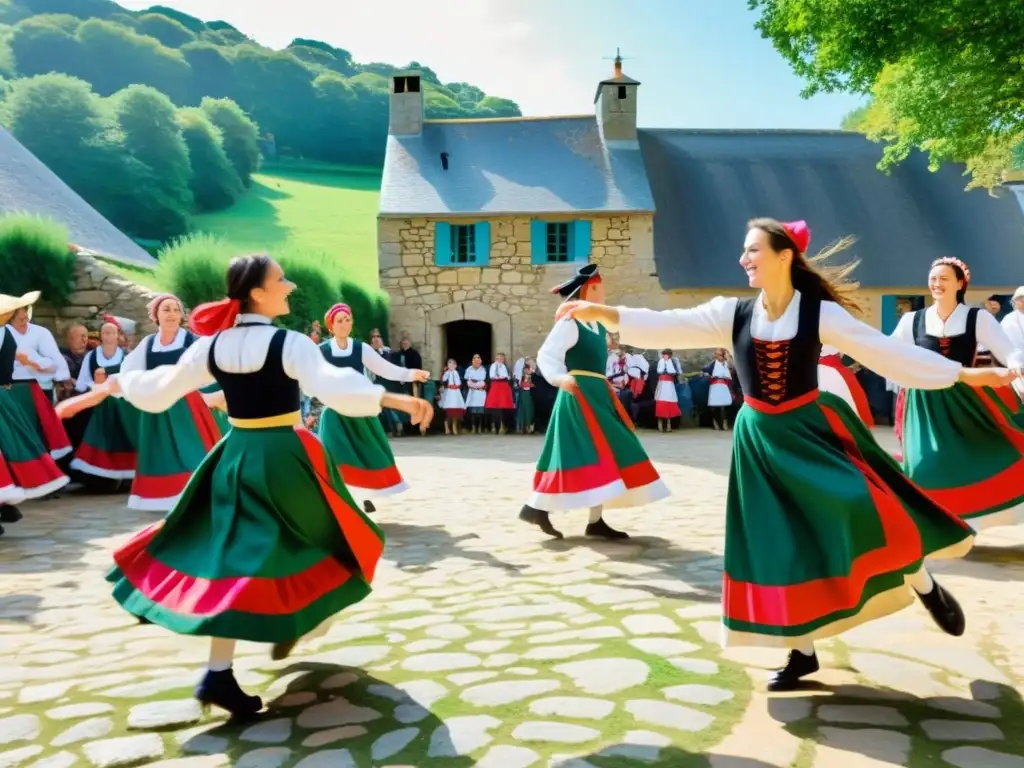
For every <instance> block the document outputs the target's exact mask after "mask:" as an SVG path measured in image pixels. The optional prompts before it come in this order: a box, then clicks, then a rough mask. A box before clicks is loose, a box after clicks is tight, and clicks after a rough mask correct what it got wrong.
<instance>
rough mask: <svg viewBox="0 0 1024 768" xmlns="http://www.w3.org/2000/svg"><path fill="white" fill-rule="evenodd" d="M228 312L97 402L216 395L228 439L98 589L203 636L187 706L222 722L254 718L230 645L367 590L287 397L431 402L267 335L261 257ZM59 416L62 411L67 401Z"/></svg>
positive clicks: (326, 476)
mask: <svg viewBox="0 0 1024 768" xmlns="http://www.w3.org/2000/svg"><path fill="white" fill-rule="evenodd" d="M227 284H228V291H227V295H228V298H227V299H225V300H223V301H220V302H216V303H214V304H208V305H204V306H202V307H198V308H196V310H195V311H194V312H193V314H192V328H193V329H194V330H195V331H196V332H197V333H199V334H201V335H202V336H203V337H204V338H201V339H200V340H198V341H197V342H196V343H194V344H192V345H191V346H190V347H189V348H188V350H187V351H186V352H185V353H184V354H183V355H182V356H181V359H180V360H179V361H178V363H177V364H176V365H162V366H159V367H157V368H153V369H150V370H147V371H142V370H132V371H127V372H125V371H122V373H121V374H119V375H116V376H111V377H110V378H109V379H108V380H107V383H106V384H103V385H100V387H98V388H105V389H106V390H107V391H108V392H109V393H111V394H114V393H117V392H121V394H122V395H123V396H124V398H125V399H126V400H128V401H129V402H130V403H132V404H134V405H136V406H137V407H139V408H140V409H142V410H144V411H146V412H147V413H159V412H161V411H165V410H167V409H169V408H173V407H175V405H176V404H177V403H179V402H181V400H182V398H184V397H186V396H187V395H188V394H189V393H191V392H195V391H196V390H197V389H199V388H201V387H204V386H207V385H209V384H211V383H212V382H214V381H216V382H217V383H219V384H220V385H221V387H222V388H223V392H224V397H225V400H226V402H227V410H228V414H229V418H230V423H231V425H232V429H231V430H230V431H229V432H228V435H227V437H226V438H225V439H224V440H222V441H221V442H220V443H218V444H217V446H216V447H215V448H214V450H212V451H211V452H210V453H209V454H208V455H207V457H206V458H205V459H204V461H203V463H202V464H201V466H200V467H199V468H198V469H197V470H196V471H195V474H194V475H193V477H192V480H191V481H190V482H189V484H188V487H187V488H186V489H185V492H184V493H183V494H182V495H181V498H180V499H179V500H178V502H177V503H176V504H175V506H174V509H173V510H172V511H171V513H170V514H169V515H168V516H167V517H166V519H165V520H163V521H162V522H159V523H156V524H154V525H152V526H150V527H148V528H146V529H145V530H143V531H142V532H141V533H139V534H137V535H136V536H135V537H134V538H133V539H131V540H130V541H129V542H128V543H127V544H125V545H124V546H123V547H121V548H120V549H119V550H117V551H116V552H115V553H114V561H115V563H116V567H115V568H114V569H113V570H112V571H111V573H110V575H109V576H108V580H110V581H112V582H113V583H114V598H115V599H116V600H117V601H118V602H119V603H120V604H121V605H122V606H123V607H124V608H125V609H126V610H127V611H128V612H129V613H132V614H134V615H136V616H138V617H142V618H145V619H147V620H149V621H151V622H152V623H153V624H158V625H160V626H162V627H164V628H166V629H169V630H171V631H172V632H176V633H179V634H184V635H206V636H209V637H211V638H212V640H211V643H210V658H209V663H208V666H207V671H206V674H205V676H204V677H203V680H202V682H201V683H200V684H199V687H198V688H197V689H196V698H197V699H198V700H199V701H200V702H201V703H202V704H204V705H214V706H217V707H220V708H222V709H225V710H227V711H228V712H230V713H231V714H232V715H234V716H238V717H246V716H251V715H253V714H255V713H256V712H257V711H259V709H261V708H262V701H261V700H260V698H259V697H258V696H249V695H247V694H245V693H244V692H243V691H242V689H241V688H240V687H239V685H238V682H237V681H236V679H235V677H234V674H233V672H232V668H231V666H232V659H233V657H234V651H235V642H236V641H237V640H250V641H255V642H263V643H274V644H275V647H274V657H275V658H283V657H284V656H286V655H287V654H288V652H289V651H290V650H291V648H292V646H293V645H294V644H295V642H296V641H297V640H298V639H299V638H300V637H301V636H302V635H305V634H307V633H309V632H310V631H311V630H313V629H314V628H317V627H318V626H321V625H323V626H326V625H325V624H324V622H325V621H326V620H327V619H328V618H330V617H331V616H333V615H335V614H337V613H338V612H339V611H341V610H342V609H344V608H345V607H347V606H350V605H352V604H354V603H357V602H359V601H360V600H362V599H363V598H364V597H366V596H367V595H368V594H369V593H370V590H371V587H370V584H371V582H372V581H373V575H374V571H375V570H376V567H377V563H378V561H379V559H380V556H381V554H382V552H383V549H384V536H383V534H382V533H381V532H380V530H379V529H378V528H377V527H376V526H375V525H374V524H373V523H372V522H371V521H370V520H369V519H368V518H366V517H365V516H364V515H363V513H362V512H360V511H359V509H358V508H357V506H356V503H355V501H353V499H352V497H351V496H350V495H349V493H348V491H347V490H346V489H345V485H344V483H343V482H342V480H341V476H340V475H339V474H338V471H337V469H336V468H335V467H334V466H333V464H332V462H331V461H330V459H329V455H328V453H327V452H326V451H325V450H324V447H323V445H322V444H321V443H320V441H319V440H318V439H317V438H316V436H315V435H313V434H312V433H311V432H309V431H307V430H306V429H305V428H304V427H303V426H301V424H300V422H299V419H300V416H299V400H300V388H301V390H302V391H305V392H308V393H309V394H311V395H313V396H314V397H316V398H317V399H319V400H321V401H322V402H323V403H325V404H326V405H327V406H328V407H330V408H333V409H335V410H336V411H339V412H340V413H342V414H345V415H347V416H374V415H375V414H377V413H378V412H379V411H380V408H381V406H382V405H384V406H387V407H389V408H395V409H397V410H402V411H404V412H406V413H409V414H410V415H411V416H412V420H413V421H414V422H419V421H421V420H423V419H426V418H429V417H430V415H431V407H430V405H429V403H426V402H424V401H422V400H415V399H413V398H411V397H407V396H404V395H391V394H385V393H384V390H383V389H382V388H381V387H379V386H376V385H374V384H372V383H370V381H368V380H367V378H366V377H365V376H363V375H360V374H358V373H356V372H355V371H353V370H346V369H339V368H336V367H334V366H332V365H329V364H328V363H327V362H326V361H325V360H324V358H323V355H322V354H321V352H320V350H319V349H318V348H317V346H316V344H314V343H313V342H312V341H311V340H310V339H309V338H308V337H306V336H304V335H302V334H301V333H297V332H294V331H288V330H285V329H278V328H275V327H274V326H273V325H271V322H272V320H273V319H274V318H275V317H279V316H281V315H284V314H287V312H288V295H289V294H290V293H291V292H292V290H294V288H295V285H294V283H291V282H289V281H288V280H286V279H285V276H284V273H283V271H282V270H281V267H280V266H278V264H277V263H276V262H274V261H273V260H271V259H270V258H269V257H267V256H264V255H257V256H244V257H241V258H237V259H234V260H232V262H231V264H230V266H229V267H228V276H227ZM68 402H70V401H68Z"/></svg>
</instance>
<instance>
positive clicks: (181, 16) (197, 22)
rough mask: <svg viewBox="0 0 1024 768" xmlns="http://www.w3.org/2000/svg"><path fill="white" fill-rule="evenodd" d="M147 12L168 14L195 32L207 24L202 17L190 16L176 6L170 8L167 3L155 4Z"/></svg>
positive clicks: (167, 15)
mask: <svg viewBox="0 0 1024 768" xmlns="http://www.w3.org/2000/svg"><path fill="white" fill-rule="evenodd" d="M145 12H146V13H147V14H159V15H161V16H166V17H167V18H168V19H173V20H174V21H176V22H178V23H179V24H181V26H183V27H184V28H185V29H188V30H190V31H192V32H194V33H195V34H197V35H198V34H199V33H200V32H202V31H203V30H204V29H206V24H205V23H204V22H203V20H202V19H197V18H196V17H195V16H190V15H189V14H187V13H182V12H181V11H178V10H175V9H174V8H168V7H167V6H166V5H154V6H151V7H149V8H147V9H146V11H145Z"/></svg>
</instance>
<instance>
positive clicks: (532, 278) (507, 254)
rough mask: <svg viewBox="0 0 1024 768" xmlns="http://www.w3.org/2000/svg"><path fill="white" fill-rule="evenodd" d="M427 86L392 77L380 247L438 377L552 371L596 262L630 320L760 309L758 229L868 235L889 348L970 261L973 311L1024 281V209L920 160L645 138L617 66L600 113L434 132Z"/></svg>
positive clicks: (727, 133)
mask: <svg viewBox="0 0 1024 768" xmlns="http://www.w3.org/2000/svg"><path fill="white" fill-rule="evenodd" d="M421 84H422V82H421V77H420V73H419V72H416V71H408V72H397V73H395V74H394V75H393V76H392V78H391V88H390V91H391V94H390V99H391V103H390V124H389V131H388V143H387V152H386V158H385V163H384V173H383V180H382V185H381V200H380V212H379V216H378V230H377V232H378V238H377V240H378V246H377V247H378V259H379V268H380V282H381V287H382V288H383V289H385V290H386V291H388V293H389V295H390V297H391V306H392V313H391V323H392V328H391V331H392V334H395V333H398V332H406V333H408V334H409V335H410V338H411V340H412V342H413V344H414V346H417V347H418V348H419V349H420V350H421V352H422V354H423V358H424V363H425V365H427V366H428V367H429V368H430V369H431V370H432V371H435V372H437V371H438V370H439V369H440V368H441V366H442V365H443V362H444V360H445V359H446V358H448V357H454V358H456V359H457V360H459V362H460V363H464V362H468V357H469V356H470V355H472V354H473V353H474V352H479V353H481V354H483V355H484V357H485V360H487V359H490V358H491V356H492V355H493V354H494V353H497V352H504V353H506V354H507V355H510V356H512V357H513V358H514V357H518V356H519V355H522V354H528V355H530V354H534V353H535V352H536V350H537V349H538V347H539V346H540V344H541V343H542V342H543V340H544V337H545V336H546V334H547V332H548V330H549V329H550V326H551V322H552V317H553V312H554V309H555V307H556V306H557V299H556V298H555V297H553V296H551V294H550V293H549V292H548V289H549V288H550V287H551V286H553V285H555V284H557V283H558V282H560V281H562V280H563V279H565V278H566V276H568V275H569V274H570V273H571V272H572V271H573V270H574V269H575V268H576V266H577V265H578V264H580V263H582V262H587V261H592V262H594V263H596V264H597V265H598V266H599V267H600V269H601V272H602V274H604V276H605V281H606V287H607V290H608V297H609V300H610V301H611V302H613V303H623V304H636V305H643V306H648V307H652V308H655V309H663V308H670V307H689V306H693V305H695V304H698V303H700V302H703V301H706V300H708V299H709V298H711V297H713V296H715V295H718V294H733V295H735V294H744V293H749V289H748V288H747V286H746V278H745V275H744V274H743V272H742V270H740V269H739V267H738V266H737V264H736V260H737V259H738V257H739V253H740V250H741V245H742V241H743V235H744V224H745V222H746V220H747V219H749V218H751V217H753V216H760V215H768V216H774V217H776V218H780V219H783V220H788V219H796V218H803V219H806V220H807V221H808V222H809V223H810V226H811V228H812V231H813V235H814V240H813V243H814V246H817V247H821V246H824V245H826V244H827V243H829V242H830V241H833V240H836V239H838V238H840V237H842V236H844V235H855V236H856V237H857V238H858V241H857V243H856V246H855V247H854V248H853V249H852V251H851V252H850V258H859V259H861V264H860V266H859V267H858V270H857V273H856V274H857V277H858V278H859V280H860V282H861V286H862V288H861V290H862V293H863V296H862V298H863V299H864V303H865V305H866V307H867V317H866V318H865V319H866V320H867V321H868V322H871V323H872V324H874V325H875V326H876V327H881V328H882V329H883V330H885V331H889V330H891V329H892V328H893V327H895V324H896V321H897V320H898V317H899V314H900V313H901V312H902V311H905V310H906V309H908V308H911V307H915V306H918V305H919V304H920V303H921V302H923V297H924V295H925V284H926V281H927V270H928V265H929V264H930V262H931V261H932V260H933V259H935V258H937V257H939V256H944V255H957V256H959V257H961V258H963V259H964V260H965V261H967V262H968V263H969V264H970V266H971V269H972V272H973V276H974V279H973V283H972V286H971V287H972V289H973V290H972V291H971V293H970V295H969V300H972V301H979V300H982V299H984V298H986V297H987V296H988V295H990V294H1009V293H1012V292H1013V289H1014V288H1015V287H1016V286H1017V285H1018V284H1020V283H1022V282H1024V261H1022V260H1021V259H1020V256H1019V251H1018V249H1019V248H1020V246H1021V244H1022V242H1024V212H1022V208H1021V206H1020V205H1018V203H1017V201H1016V199H1015V196H1014V195H1012V194H1004V195H1001V196H997V197H992V196H990V195H988V194H986V193H985V192H983V191H974V192H970V193H965V192H964V191H963V186H964V181H963V179H962V177H961V172H962V169H958V168H956V167H946V168H943V169H942V170H940V171H939V172H937V173H931V172H929V170H928V168H927V160H926V158H924V157H922V156H915V157H913V158H911V159H910V160H908V161H907V162H906V163H904V164H903V165H901V166H900V167H898V168H897V169H895V170H894V171H893V172H892V174H891V175H885V174H882V173H880V172H879V171H878V170H877V168H876V165H877V163H878V160H879V159H880V156H881V147H879V145H877V144H873V143H871V142H869V141H868V140H867V139H865V138H864V137H863V136H861V135H859V134H855V133H849V132H845V131H754V130H738V131H732V130H685V129H640V130H638V129H637V124H636V115H637V99H638V93H639V89H640V83H639V82H637V81H636V80H633V79H631V78H630V77H628V76H627V75H625V74H624V73H623V72H622V64H621V60H618V59H617V60H616V62H615V70H614V73H613V76H612V77H611V78H609V79H608V80H603V81H601V82H600V83H598V85H597V93H596V95H595V99H594V103H595V111H594V114H592V115H579V116H569V117H542V118H500V119H494V120H425V119H424V117H423V92H422V88H421ZM812 250H816V248H814V247H812Z"/></svg>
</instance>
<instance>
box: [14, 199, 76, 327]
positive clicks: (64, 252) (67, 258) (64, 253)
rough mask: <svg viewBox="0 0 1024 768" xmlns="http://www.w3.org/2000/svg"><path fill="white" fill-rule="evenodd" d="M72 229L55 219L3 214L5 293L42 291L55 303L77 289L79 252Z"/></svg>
mask: <svg viewBox="0 0 1024 768" xmlns="http://www.w3.org/2000/svg"><path fill="white" fill-rule="evenodd" d="M69 242H70V241H69V239H68V231H67V229H66V228H65V227H64V226H63V225H62V224H59V223H57V222H56V221H53V220H52V219H45V218H41V217H39V216H32V215H27V214H25V215H22V214H13V215H9V216H4V217H2V218H0V275H3V288H4V292H5V293H10V294H13V295H15V296H20V295H21V294H23V293H28V292H29V291H40V292H41V293H42V295H43V298H44V299H45V300H46V301H47V302H49V303H50V304H51V305H53V306H55V307H65V306H67V305H68V302H69V301H70V299H71V294H73V293H74V292H75V254H74V253H73V252H72V251H71V249H70V247H69V245H68V243H69Z"/></svg>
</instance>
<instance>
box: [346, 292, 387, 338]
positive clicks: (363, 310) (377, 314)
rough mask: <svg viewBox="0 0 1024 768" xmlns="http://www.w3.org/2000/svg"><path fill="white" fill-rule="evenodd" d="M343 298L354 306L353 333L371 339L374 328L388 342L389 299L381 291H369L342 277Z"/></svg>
mask: <svg viewBox="0 0 1024 768" xmlns="http://www.w3.org/2000/svg"><path fill="white" fill-rule="evenodd" d="M339 291H340V293H341V300H342V301H344V302H345V303H346V304H348V305H349V306H350V307H351V308H352V319H353V323H352V335H353V336H355V337H356V338H357V339H362V340H363V341H369V340H370V331H372V330H373V329H374V328H378V329H379V330H380V334H381V336H382V337H383V339H384V343H385V344H386V343H387V341H388V314H389V311H388V310H389V307H388V299H387V294H385V293H383V292H381V291H367V290H366V289H365V288H363V287H362V286H360V285H357V284H356V283H353V282H350V281H348V280H345V279H344V278H342V280H341V283H340V285H339Z"/></svg>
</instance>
